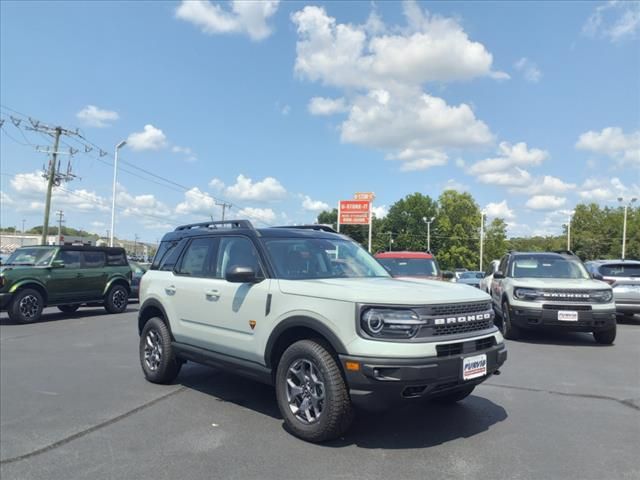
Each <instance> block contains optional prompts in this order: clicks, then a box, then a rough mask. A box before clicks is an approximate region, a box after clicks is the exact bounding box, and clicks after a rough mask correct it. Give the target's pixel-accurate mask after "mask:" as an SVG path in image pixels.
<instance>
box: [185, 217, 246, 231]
mask: <svg viewBox="0 0 640 480" xmlns="http://www.w3.org/2000/svg"><path fill="white" fill-rule="evenodd" d="M227 225H228V226H229V228H248V229H250V230H254V228H253V225H252V224H251V222H250V221H249V220H224V221H217V222H201V223H189V224H187V225H180V226H179V227H176V229H175V231H176V232H178V231H181V230H192V229H195V228H213V229H217V228H220V227H225V226H227Z"/></svg>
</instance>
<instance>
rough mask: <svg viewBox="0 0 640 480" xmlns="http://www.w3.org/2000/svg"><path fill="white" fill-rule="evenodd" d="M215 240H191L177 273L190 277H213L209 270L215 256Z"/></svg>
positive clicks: (211, 271) (212, 272)
mask: <svg viewBox="0 0 640 480" xmlns="http://www.w3.org/2000/svg"><path fill="white" fill-rule="evenodd" d="M217 243H218V242H217V239H216V238H211V237H209V238H196V239H195V240H192V241H191V243H190V244H189V246H188V247H187V250H186V251H185V253H184V255H183V256H182V261H181V262H180V267H179V268H178V270H177V273H179V274H181V275H189V276H192V277H213V276H214V271H213V269H212V268H211V266H212V264H213V260H214V259H215V256H216V245H217Z"/></svg>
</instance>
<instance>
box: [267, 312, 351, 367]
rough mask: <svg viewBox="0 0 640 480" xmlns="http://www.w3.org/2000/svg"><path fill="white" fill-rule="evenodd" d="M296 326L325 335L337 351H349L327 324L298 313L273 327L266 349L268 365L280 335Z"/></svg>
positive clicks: (342, 352) (341, 352) (340, 352)
mask: <svg viewBox="0 0 640 480" xmlns="http://www.w3.org/2000/svg"><path fill="white" fill-rule="evenodd" d="M296 327H304V328H308V329H310V330H313V331H315V332H317V333H318V334H319V335H320V336H322V337H324V338H325V339H326V340H327V341H328V342H329V344H330V345H331V347H332V348H333V350H334V351H335V352H336V353H338V354H344V353H347V349H346V347H345V346H344V344H343V343H342V341H341V340H340V338H339V337H338V335H336V333H335V332H333V331H332V330H331V329H330V328H329V327H328V326H327V325H325V324H324V323H322V322H321V321H320V320H317V319H315V318H313V317H308V316H304V315H296V316H293V317H289V318H286V319H285V320H282V321H281V322H280V323H278V324H277V325H276V327H275V328H274V329H273V331H272V332H271V335H269V339H268V340H267V345H266V347H265V350H264V361H265V365H266V366H267V367H269V368H271V354H272V352H273V348H274V346H275V345H276V343H277V341H278V339H279V338H280V336H281V335H282V334H284V333H285V332H286V331H287V330H290V329H292V328H296Z"/></svg>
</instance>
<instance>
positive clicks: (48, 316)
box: [0, 306, 138, 326]
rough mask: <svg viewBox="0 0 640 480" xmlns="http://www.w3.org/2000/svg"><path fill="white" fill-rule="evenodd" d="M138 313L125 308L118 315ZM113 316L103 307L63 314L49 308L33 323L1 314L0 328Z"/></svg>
mask: <svg viewBox="0 0 640 480" xmlns="http://www.w3.org/2000/svg"><path fill="white" fill-rule="evenodd" d="M136 311H138V309H137V307H133V308H132V307H131V306H129V307H127V309H126V310H125V311H124V312H122V313H121V314H120V315H124V314H126V313H131V312H136ZM111 315H113V314H111V313H108V312H107V311H106V310H105V309H104V307H80V308H79V309H78V310H76V311H75V312H73V313H63V312H61V311H59V310H58V309H57V308H56V307H49V308H48V309H47V310H45V311H44V312H43V313H42V316H41V317H40V320H38V321H37V322H33V323H26V324H22V323H18V322H14V321H12V320H11V319H10V318H9V317H8V316H6V313H4V312H3V315H2V316H1V317H0V326H2V325H25V326H28V325H37V324H39V323H48V322H59V321H62V320H73V319H78V318H87V317H102V316H111Z"/></svg>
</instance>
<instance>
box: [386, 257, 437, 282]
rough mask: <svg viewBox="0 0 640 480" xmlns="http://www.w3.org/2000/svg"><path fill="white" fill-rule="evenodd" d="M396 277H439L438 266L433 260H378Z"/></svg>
mask: <svg viewBox="0 0 640 480" xmlns="http://www.w3.org/2000/svg"><path fill="white" fill-rule="evenodd" d="M377 260H378V262H380V263H381V264H382V265H383V266H384V267H385V268H386V269H387V270H388V271H389V272H390V273H391V275H393V276H394V277H437V276H438V275H439V273H440V272H439V271H438V265H437V264H436V262H435V261H434V260H433V259H431V258H378V259H377Z"/></svg>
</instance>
